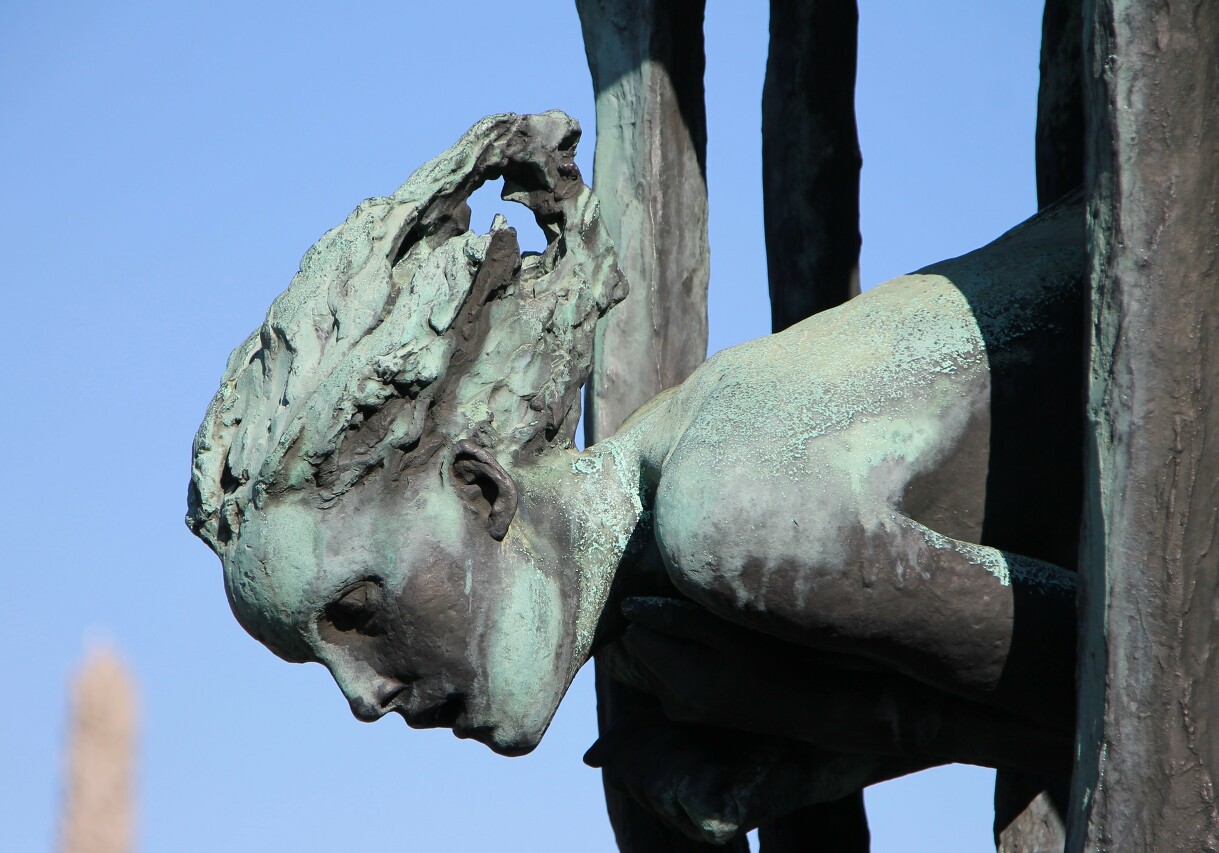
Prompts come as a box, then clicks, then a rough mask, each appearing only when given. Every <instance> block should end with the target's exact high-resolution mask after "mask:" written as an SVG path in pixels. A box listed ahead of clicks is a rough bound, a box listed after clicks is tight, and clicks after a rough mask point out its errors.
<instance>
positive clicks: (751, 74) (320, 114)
mask: <svg viewBox="0 0 1219 853" xmlns="http://www.w3.org/2000/svg"><path fill="white" fill-rule="evenodd" d="M711 5H712V6H713V8H712V9H710V11H709V14H708V18H707V52H708V69H707V79H706V84H707V98H708V124H709V137H710V144H709V151H708V174H709V178H708V180H709V188H710V195H711V250H712V258H711V269H712V280H711V299H710V311H711V349H712V350H713V351H714V350H717V349H721V348H723V347H725V346H728V345H731V344H734V343H738V342H740V341H743V340H747V339H749V338H752V337H756V336H758V335H761V334H764V333H765V332H766V331H767V325H768V322H769V319H768V317H769V315H768V308H767V303H766V274H765V269H766V268H765V256H764V251H763V236H762V215H761V188H760V173H761V166H760V140H759V126H760V96H761V84H762V74H763V69H764V65H765V55H766V41H767V31H766V27H767V23H766V4H765V3H761V2H757V0H751V2H739V3H713V4H711ZM863 7H864V8H863V9H862V11H861V15H862V18H861V42H860V69H859V90H858V99H857V102H858V111H859V123H860V137H861V142H862V146H863V151H864V172H863V175H864V177H863V197H862V210H863V213H862V216H863V233H864V249H863V259H862V277H863V281H864V282H865V285H866V284H874V283H877V282H879V281H881V280H883V279H885V278H888V277H891V276H893V275H896V274H899V273H902V272H906V271H909V270H911V269H914V268H917V267H919V266H922V265H923V264H925V263H928V262H931V261H934V260H937V259H940V258H943V257H948V256H952V255H956V254H960V253H962V252H964V251H967V250H969V249H971V248H974V247H976V246H978V245H980V244H982V243H984V242H987V241H988V240H990V239H991V238H993V237H995V236H997V235H998V234H999V233H1000V232H1002V231H1003V230H1005V229H1006V228H1008V227H1010V226H1011V225H1013V224H1015V223H1016V222H1018V221H1019V220H1021V219H1023V218H1025V217H1026V216H1028V215H1030V214H1031V213H1032V212H1033V209H1034V197H1035V192H1034V181H1033V123H1034V114H1035V101H1036V87H1037V60H1038V56H1037V51H1038V38H1039V35H1040V32H1039V30H1040V5H1039V4H1036V3H1015V2H994V3H976V2H968V0H930V2H925V3H917V4H916V3H908V2H896V0H881V1H880V2H865V3H864V4H863ZM554 107H558V108H562V109H565V110H567V111H568V112H570V113H571V114H573V115H575V116H576V117H577V118H578V119H580V121H581V122H582V123H583V124H584V127H585V133H586V137H585V143H584V144H583V146H582V148H581V154H580V159H581V162H582V167H583V169H584V171H585V174H591V172H592V169H591V165H592V151H593V130H594V124H593V112H592V94H591V86H590V83H589V79H588V71H587V67H586V65H585V61H584V57H583V52H582V45H581V41H580V31H579V23H578V20H577V18H576V13H575V10H574V8H573V6H572V5H571V4H569V3H567V2H534V3H528V4H525V3H521V4H508V3H502V2H501V3H491V2H464V3H449V4H444V3H436V4H431V3H429V4H423V3H418V4H415V3H407V2H398V3H372V2H351V3H346V4H333V3H330V4H321V3H312V2H298V3H291V4H290V3H286V2H259V3H251V4H246V3H235V2H228V0H216V1H215V2H211V3H207V4H202V3H195V4H170V3H163V2H159V3H153V2H120V3H113V4H85V3H67V2H56V0H48V2H43V3H37V4H35V3H24V4H19V3H13V2H9V3H4V4H0V131H2V132H0V162H3V163H4V165H5V169H4V178H3V182H4V192H3V193H0V257H3V267H2V272H0V295H2V299H3V302H2V304H3V317H4V319H5V323H4V326H5V330H4V334H3V336H0V391H2V393H3V401H4V403H3V407H4V408H3V417H2V418H0V471H3V472H4V473H3V488H2V489H0V532H2V534H3V543H4V548H3V556H2V557H0V566H2V571H3V577H4V580H5V587H6V593H5V595H4V596H3V597H2V598H0V639H2V640H3V642H4V647H5V648H6V649H7V652H6V654H5V655H4V656H3V657H2V658H0V683H2V684H3V685H4V687H3V690H4V691H5V695H4V701H3V702H0V754H2V755H4V756H5V761H4V762H3V765H2V767H0V790H3V791H4V792H5V795H4V796H3V797H2V798H0V849H4V850H13V851H41V850H49V849H51V848H52V846H53V845H54V843H55V825H56V819H57V813H58V806H59V797H60V789H59V785H60V766H61V762H62V747H61V744H62V737H63V734H64V731H65V727H66V716H65V715H66V686H67V682H68V679H69V677H70V674H71V672H72V670H73V668H74V667H75V666H76V665H77V664H78V662H79V660H80V658H81V656H82V654H83V651H84V649H85V647H86V645H87V644H88V643H90V642H97V641H100V640H103V639H107V638H108V639H109V641H111V642H112V643H113V644H114V645H115V646H116V647H117V648H118V649H119V651H120V653H121V654H122V655H124V656H125V657H126V659H127V660H128V662H129V663H130V665H131V667H132V669H133V671H134V674H135V676H136V678H137V679H138V680H139V682H140V691H141V704H142V715H143V728H142V746H141V756H140V810H141V815H140V842H141V843H140V849H141V850H144V851H174V853H196V852H197V853H204V852H205V851H226V853H242V852H243V851H281V850H285V851H286V850H296V851H315V850H316V851H322V850H331V849H337V848H340V847H341V846H343V845H344V844H346V843H348V842H349V841H350V840H352V836H351V833H352V827H353V826H364V827H366V828H365V829H363V830H361V832H360V835H359V843H371V844H375V845H376V846H377V847H380V848H388V849H401V850H416V849H435V850H452V851H459V852H460V851H476V850H478V851H481V850H497V851H513V850H582V851H585V850H586V851H610V850H612V849H613V845H612V838H611V834H610V830H609V826H608V823H607V821H606V819H605V817H604V810H603V806H602V802H601V794H600V789H599V777H598V774H597V773H595V772H594V771H592V770H589V769H587V768H585V767H584V766H583V765H582V764H581V763H580V756H581V754H582V752H583V750H584V749H585V748H586V747H587V746H588V745H589V744H590V743H591V742H592V740H593V739H594V737H595V732H594V724H593V701H592V696H591V692H592V691H591V680H590V679H589V678H588V674H587V673H584V674H582V675H581V677H580V679H579V680H578V681H577V683H576V684H575V685H574V687H573V689H572V691H571V693H570V694H569V696H568V699H567V700H566V701H565V703H564V705H563V708H562V709H561V711H560V713H559V716H558V718H557V720H556V722H555V724H554V727H553V728H552V730H551V732H550V733H549V734H548V735H547V738H546V740H545V742H544V743H543V744H542V746H541V747H540V748H539V749H538V750H537V752H535V753H534V754H533V755H530V756H528V757H526V758H521V759H514V760H509V759H504V758H501V757H498V756H495V755H493V754H492V753H490V752H489V751H488V750H486V749H484V748H483V747H481V746H478V745H476V744H473V743H469V742H461V741H457V740H456V739H454V738H452V737H451V736H450V735H449V734H447V733H445V732H416V731H413V730H410V729H408V728H407V727H406V726H405V725H403V724H402V723H401V721H400V720H397V719H396V718H395V719H387V720H384V721H382V722H381V723H379V724H375V725H364V724H360V723H357V722H356V721H355V720H354V719H353V718H352V717H351V716H350V713H349V712H348V710H347V707H346V703H345V701H344V700H343V698H342V696H341V695H340V693H339V692H338V690H337V689H336V688H335V687H334V685H333V683H332V682H331V680H330V678H329V676H328V675H327V674H326V672H325V671H324V670H322V669H321V668H320V667H318V666H289V665H288V664H285V663H283V662H282V661H279V660H278V659H276V658H274V657H273V656H272V655H271V654H270V653H269V652H267V651H265V650H264V649H263V648H261V647H260V646H258V645H257V644H256V643H255V642H254V641H253V640H251V639H249V638H248V637H247V636H246V635H245V634H244V633H243V632H242V631H241V629H240V628H239V626H238V625H237V623H236V621H235V620H234V619H233V618H232V616H231V615H230V614H229V612H228V607H227V605H226V603H225V599H224V594H223V591H222V588H221V584H220V571H219V564H218V562H217V561H216V559H215V557H213V556H212V555H211V553H210V552H209V551H207V549H206V548H205V547H204V546H203V545H202V544H201V543H199V542H197V541H196V540H194V538H193V537H191V536H190V534H189V533H188V532H187V530H186V528H185V527H184V526H183V525H182V522H181V518H182V515H183V512H184V503H185V494H186V480H187V476H188V467H189V455H190V441H191V438H192V436H193V434H194V430H195V428H196V427H197V426H198V423H199V421H200V420H201V418H202V416H203V412H204V409H205V407H206V405H207V402H208V400H209V399H210V397H211V395H212V393H213V391H214V390H215V387H216V385H217V383H218V381H219V377H220V374H221V371H222V370H223V367H224V362H225V359H226V357H227V355H228V352H229V350H230V349H231V348H232V347H234V346H235V345H236V344H237V343H239V342H240V341H241V340H242V339H243V338H244V337H245V335H246V334H248V333H249V331H250V330H251V329H253V328H254V327H255V326H256V325H257V324H258V323H259V322H260V321H261V318H262V316H263V314H264V312H265V310H266V308H267V306H268V305H269V304H270V302H271V300H272V299H273V298H274V297H275V295H276V294H277V293H279V292H280V291H281V290H282V289H283V288H284V287H285V286H286V285H287V283H288V281H289V280H290V279H291V277H292V274H293V273H294V272H295V270H296V266H297V262H298V261H299V259H300V256H301V255H302V254H303V253H304V251H305V250H306V249H307V248H308V247H309V246H310V244H312V242H313V241H314V240H315V239H317V237H318V236H319V235H321V233H322V232H323V231H325V230H326V229H328V228H329V227H331V226H332V225H334V224H336V223H338V222H339V221H341V220H342V219H343V218H344V217H345V216H346V215H347V213H348V212H349V211H350V210H351V209H352V208H353V207H354V206H355V205H356V203H358V202H359V201H360V200H361V199H363V198H365V197H367V196H371V195H380V194H385V193H388V192H390V191H392V190H393V189H394V188H395V187H397V186H398V185H399V184H400V183H401V182H402V181H403V180H405V178H406V177H407V175H408V174H409V173H410V172H411V171H412V170H413V169H414V168H415V167H416V166H418V165H420V164H421V163H423V162H424V161H425V160H427V159H428V158H430V157H432V156H433V155H435V154H436V153H438V152H439V151H441V150H442V149H444V148H445V147H447V146H448V145H449V144H450V143H452V141H453V140H454V139H456V137H457V136H458V135H459V134H460V133H461V132H462V131H464V130H465V129H466V128H467V127H468V126H469V125H470V124H472V123H473V122H474V121H475V120H477V119H478V118H480V117H481V116H483V115H485V114H489V113H493V112H505V111H514V112H533V111H539V110H544V109H550V108H554ZM497 209H503V210H504V212H505V213H506V215H507V216H508V218H509V221H510V222H513V223H515V224H517V225H518V227H519V228H520V229H521V231H522V233H525V232H526V231H527V230H531V229H532V225H530V224H529V222H530V220H529V217H528V214H525V215H524V216H522V213H524V211H523V208H515V206H512V205H506V204H504V203H501V202H499V201H498V199H497V198H495V196H494V194H493V193H491V192H486V191H484V192H483V193H482V194H480V196H479V197H478V198H477V199H476V204H475V213H476V218H475V222H474V224H475V227H477V228H478V229H480V230H485V228H486V227H487V225H489V223H490V219H491V215H492V213H493V212H494V211H495V210H497ZM527 225H528V228H526V226H527ZM524 242H525V243H526V245H528V238H526V240H525V241H524ZM992 778H993V774H992V773H990V772H988V771H983V770H979V769H976V768H947V769H942V770H937V771H934V772H930V773H924V774H919V775H918V776H915V777H911V778H909V779H906V780H901V781H898V782H894V783H889V784H887V785H883V786H879V787H878V788H876V789H874V790H873V791H870V792H869V807H870V809H871V813H872V822H873V838H874V845H873V849H874V850H875V851H877V853H885V851H898V850H901V851H918V850H928V851H931V850H934V851H958V850H959V851H974V850H985V849H987V848H988V846H989V844H990V800H991V780H992Z"/></svg>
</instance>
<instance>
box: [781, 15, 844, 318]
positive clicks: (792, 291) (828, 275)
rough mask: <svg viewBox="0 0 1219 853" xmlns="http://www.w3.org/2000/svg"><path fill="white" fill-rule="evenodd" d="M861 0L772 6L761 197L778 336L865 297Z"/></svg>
mask: <svg viewBox="0 0 1219 853" xmlns="http://www.w3.org/2000/svg"><path fill="white" fill-rule="evenodd" d="M858 18H859V13H858V11H857V10H856V6H855V2H854V0H814V2H792V0H772V2H771V4H770V55H769V57H768V59H767V62H766V84H765V86H764V88H763V90H762V189H763V214H764V217H765V221H766V265H767V269H768V272H769V279H770V306H771V318H772V326H773V329H774V331H776V332H778V331H782V330H783V329H786V328H787V327H788V326H790V325H792V324H793V323H798V322H800V321H801V320H803V319H804V318H805V317H809V316H811V315H813V314H815V313H816V312H818V311H824V310H825V309H827V308H833V307H834V306H835V305H838V304H840V303H842V302H845V301H846V300H847V299H850V298H851V297H852V296H854V295H855V294H857V293H859V246H860V236H859V170H860V166H861V164H862V159H861V155H860V153H859V138H858V134H857V132H856V129H855V64H856V61H855V60H856V31H857V29H858Z"/></svg>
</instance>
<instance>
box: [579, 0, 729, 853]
mask: <svg viewBox="0 0 1219 853" xmlns="http://www.w3.org/2000/svg"><path fill="white" fill-rule="evenodd" d="M576 7H577V9H578V10H579V12H580V23H581V25H582V27H583V30H584V44H585V50H586V52H587V54H588V66H589V70H590V71H591V72H592V77H593V87H594V89H595V90H596V97H597V150H596V156H595V160H594V166H593V175H594V187H595V189H596V191H597V195H598V197H599V199H600V202H601V210H602V214H603V215H604V217H605V221H606V225H607V226H608V228H609V231H610V234H611V235H612V236H613V238H614V241H615V243H616V245H617V249H618V260H619V263H620V265H621V266H622V271H623V272H624V273H625V274H626V277H627V281H628V282H629V283H630V287H631V292H630V295H629V296H628V297H627V298H626V300H625V301H624V302H623V303H622V304H621V305H619V306H618V307H617V308H615V309H614V311H612V312H611V313H610V314H609V315H607V317H606V318H605V320H603V321H602V323H601V325H600V326H599V327H598V329H597V340H596V345H595V348H594V354H593V370H592V375H591V377H590V379H589V384H588V389H587V398H586V399H587V406H586V408H585V441H586V443H587V444H593V443H595V442H597V441H601V440H602V439H605V438H608V437H609V436H610V435H612V434H613V432H614V431H615V430H616V429H617V428H618V427H619V426H620V425H621V424H622V422H623V421H624V420H626V418H627V416H628V415H630V414H631V412H633V411H634V410H635V409H636V408H638V407H639V406H640V405H642V404H643V403H645V402H646V401H648V400H649V399H651V398H652V397H653V396H655V395H656V394H657V393H659V392H660V391H663V390H664V389H666V388H669V387H671V386H673V385H676V384H678V383H680V382H681V381H682V380H683V379H685V378H686V377H687V376H688V375H689V374H690V372H691V371H692V370H694V368H695V367H697V366H698V365H699V364H700V363H701V362H702V361H703V359H704V358H705V357H706V354H707V279H708V269H709V268H708V247H707V185H706V172H705V170H706V148H707V122H706V113H705V107H704V102H703V68H704V63H705V59H704V55H703V30H702V28H703V3H702V0H577V3H576ZM645 707H646V709H647V710H652V707H651V704H649V699H648V697H645V696H643V695H642V694H638V693H636V692H635V691H632V690H629V689H628V688H625V687H623V686H621V685H618V684H615V683H614V682H613V681H611V680H610V679H609V677H608V676H607V675H606V673H605V671H604V670H603V669H601V668H600V667H598V669H597V717H598V719H597V722H598V726H599V728H600V730H601V732H602V733H603V734H604V733H605V732H607V731H609V730H610V729H612V728H613V727H614V725H615V723H617V722H618V721H620V720H622V719H624V718H630V717H631V716H635V715H638V714H639V713H642V711H643V710H644V708H645ZM605 799H606V807H607V809H608V811H609V816H610V823H611V824H612V825H613V827H614V835H615V837H616V839H617V842H618V847H619V849H620V850H622V851H624V853H670V851H672V853H682V851H688V853H695V851H707V853H710V851H725V850H727V851H730V852H731V851H738V853H743V851H745V850H747V849H748V848H747V846H746V845H745V844H744V842H743V840H742V841H741V842H740V843H738V844H735V845H730V846H728V847H715V846H712V845H709V844H699V843H696V842H694V841H691V840H690V839H688V838H686V837H685V836H683V835H681V834H680V833H677V832H676V831H674V830H671V829H669V828H668V827H667V826H665V825H664V824H663V823H661V822H660V821H659V820H657V819H656V818H655V817H654V816H652V814H651V813H650V812H648V811H646V810H645V809H643V808H642V807H641V806H640V805H639V804H637V803H636V802H635V801H634V800H633V799H631V798H630V797H629V796H628V795H626V794H624V793H623V792H621V791H619V790H617V789H615V788H612V787H608V786H607V787H606V790H605Z"/></svg>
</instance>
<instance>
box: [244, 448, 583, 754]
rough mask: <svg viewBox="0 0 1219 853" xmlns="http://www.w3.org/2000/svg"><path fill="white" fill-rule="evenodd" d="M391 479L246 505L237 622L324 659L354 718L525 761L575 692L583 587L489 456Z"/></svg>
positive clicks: (471, 453)
mask: <svg viewBox="0 0 1219 853" xmlns="http://www.w3.org/2000/svg"><path fill="white" fill-rule="evenodd" d="M403 492H404V488H403V487H402V486H401V485H400V484H398V483H395V482H393V481H392V480H391V479H390V478H388V477H384V476H382V477H379V478H378V479H376V480H369V481H366V482H365V483H364V484H362V486H361V488H360V489H359V490H353V491H352V492H350V493H348V494H347V495H344V496H343V497H341V498H339V499H338V500H336V501H335V502H333V504H331V505H329V506H324V507H323V506H321V505H319V504H318V503H317V502H316V500H311V499H310V498H309V497H307V496H306V495H304V494H301V493H290V494H288V495H285V496H280V497H274V498H270V497H268V498H264V499H263V500H261V501H256V502H255V503H256V504H259V505H258V506H255V507H251V508H250V509H248V510H247V516H246V518H245V520H244V521H243V523H242V526H241V532H240V534H239V536H240V538H239V541H238V543H237V546H238V547H236V548H233V549H231V554H232V557H231V559H229V560H227V561H226V565H225V577H226V582H227V587H228V592H229V599H230V602H231V603H232V606H233V610H234V613H235V614H236V615H237V617H238V619H239V620H240V621H241V623H242V625H243V626H244V627H245V628H246V630H247V631H249V632H250V633H251V634H252V635H253V636H254V637H255V638H256V639H258V640H260V641H261V642H263V643H265V644H266V645H267V646H268V647H270V648H271V650H272V651H274V652H275V653H276V654H278V655H280V656H281V657H284V658H286V659H288V660H294V661H318V662H320V663H322V664H324V665H325V666H326V667H327V668H328V669H329V670H330V672H331V674H332V675H333V676H334V679H335V681H336V682H337V683H338V686H339V688H340V689H341V690H342V691H343V693H344V695H345V696H346V697H347V700H348V702H349V703H350V705H351V710H352V713H353V714H354V715H355V716H356V717H357V718H359V719H361V720H365V721H373V720H376V719H379V718H380V717H382V716H384V715H385V714H387V713H389V712H391V711H392V712H397V713H398V714H400V715H402V716H403V717H404V718H405V719H406V721H407V723H409V724H410V725H411V726H414V727H416V728H431V727H436V726H447V727H451V728H452V729H453V731H454V733H455V734H457V735H458V737H469V738H474V739H476V740H479V741H481V742H482V743H485V744H486V745H487V746H489V747H491V748H492V749H493V750H495V751H496V752H500V753H503V754H506V755H519V754H523V753H525V752H528V751H530V750H531V749H533V748H534V747H535V746H536V745H537V743H538V741H539V740H540V739H541V737H542V734H543V733H544V732H545V730H546V727H547V726H548V725H549V723H550V719H551V717H552V716H553V714H554V711H555V709H556V708H557V706H558V703H559V701H560V699H561V698H562V695H563V693H564V691H565V690H566V689H567V686H568V684H569V683H570V680H571V678H572V676H574V672H575V669H578V667H579V663H581V662H579V661H576V662H573V660H572V639H573V638H572V637H571V635H570V634H571V632H570V628H569V626H570V624H571V621H572V610H573V609H574V605H573V604H571V602H573V601H574V597H573V596H574V593H573V591H572V590H571V589H569V588H566V585H565V584H564V581H563V577H562V575H561V573H560V572H559V571H557V566H556V563H555V561H554V559H553V558H552V556H551V555H549V554H546V553H538V552H537V545H536V543H534V542H531V541H530V537H529V536H528V535H527V534H525V533H524V531H523V528H524V527H525V525H524V523H523V522H521V521H520V520H519V519H518V523H515V524H513V523H512V522H513V516H514V515H515V510H516V501H517V497H516V493H515V487H514V485H513V483H512V480H511V478H509V477H508V476H507V474H505V473H504V472H503V469H502V468H500V467H499V466H498V463H496V462H495V460H494V459H493V458H492V457H491V456H490V455H489V454H488V453H487V452H486V451H485V450H482V449H481V448H473V447H470V448H466V449H465V450H463V449H461V446H460V445H459V447H458V449H457V451H456V452H455V453H450V454H448V455H447V456H446V457H445V458H444V460H442V461H441V462H440V464H439V465H434V466H432V467H430V468H429V469H427V470H425V471H424V472H423V473H422V474H421V475H420V476H416V477H415V478H414V482H413V483H412V484H411V485H410V486H408V487H406V488H405V492H406V493H405V494H404V493H403Z"/></svg>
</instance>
